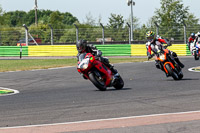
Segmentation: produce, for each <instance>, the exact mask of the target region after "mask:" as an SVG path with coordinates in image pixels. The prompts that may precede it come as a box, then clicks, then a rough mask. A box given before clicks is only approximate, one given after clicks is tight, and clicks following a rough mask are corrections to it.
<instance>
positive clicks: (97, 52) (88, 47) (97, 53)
mask: <svg viewBox="0 0 200 133" xmlns="http://www.w3.org/2000/svg"><path fill="white" fill-rule="evenodd" d="M85 52H86V53H91V54H93V55H94V56H95V58H96V59H98V60H100V61H101V62H102V63H104V64H105V65H106V66H107V67H109V68H110V70H111V71H112V73H113V74H114V75H117V74H118V72H117V70H116V69H114V68H113V67H114V66H113V65H111V64H110V63H109V60H108V58H106V57H102V52H101V51H100V50H98V49H97V48H96V47H95V46H94V45H93V44H86V48H85V50H84V51H81V52H78V55H77V58H78V59H79V56H80V54H82V53H85Z"/></svg>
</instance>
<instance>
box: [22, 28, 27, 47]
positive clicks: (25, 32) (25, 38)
mask: <svg viewBox="0 0 200 133" xmlns="http://www.w3.org/2000/svg"><path fill="white" fill-rule="evenodd" d="M23 27H24V28H25V30H26V31H25V39H26V46H28V27H27V26H26V25H25V24H23Z"/></svg>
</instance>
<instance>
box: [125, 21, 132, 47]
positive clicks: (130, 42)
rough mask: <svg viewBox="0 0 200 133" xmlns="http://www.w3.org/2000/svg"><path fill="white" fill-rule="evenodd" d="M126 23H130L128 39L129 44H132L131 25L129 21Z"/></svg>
mask: <svg viewBox="0 0 200 133" xmlns="http://www.w3.org/2000/svg"><path fill="white" fill-rule="evenodd" d="M126 24H127V25H128V29H129V39H128V41H129V44H131V26H130V24H129V23H126Z"/></svg>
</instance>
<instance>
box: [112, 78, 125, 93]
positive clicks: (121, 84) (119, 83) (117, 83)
mask: <svg viewBox="0 0 200 133" xmlns="http://www.w3.org/2000/svg"><path fill="white" fill-rule="evenodd" d="M113 87H115V89H117V90H120V89H122V88H123V87H124V81H123V79H122V78H121V76H119V77H118V78H117V79H116V81H115V83H114V85H113Z"/></svg>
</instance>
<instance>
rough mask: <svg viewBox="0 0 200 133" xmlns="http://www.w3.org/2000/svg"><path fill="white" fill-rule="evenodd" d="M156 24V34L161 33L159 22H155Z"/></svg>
mask: <svg viewBox="0 0 200 133" xmlns="http://www.w3.org/2000/svg"><path fill="white" fill-rule="evenodd" d="M154 24H155V26H156V35H158V34H159V26H158V24H157V23H156V22H154Z"/></svg>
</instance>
